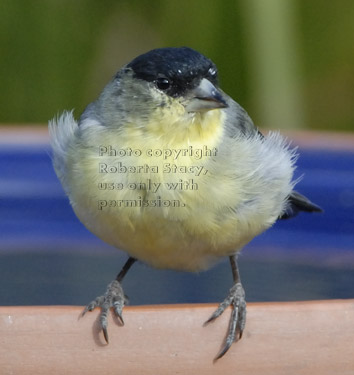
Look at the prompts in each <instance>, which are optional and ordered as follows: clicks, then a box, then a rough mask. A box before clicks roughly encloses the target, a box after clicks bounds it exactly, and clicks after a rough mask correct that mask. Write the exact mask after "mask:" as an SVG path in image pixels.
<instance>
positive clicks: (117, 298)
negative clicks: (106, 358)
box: [82, 280, 126, 344]
mask: <svg viewBox="0 0 354 375" xmlns="http://www.w3.org/2000/svg"><path fill="white" fill-rule="evenodd" d="M125 303H126V297H125V296H124V292H123V288H122V286H121V284H120V283H119V282H118V281H117V280H113V281H112V282H111V283H109V284H108V286H107V290H106V293H105V294H104V295H103V296H100V297H97V298H96V299H95V300H93V301H92V302H90V303H89V304H88V305H87V306H86V307H85V309H84V311H83V312H82V316H83V315H85V314H86V313H87V311H92V310H94V309H95V308H96V307H100V308H101V313H100V315H99V324H100V328H101V329H102V331H103V335H104V338H105V340H106V342H107V344H108V332H107V325H108V322H107V315H108V312H109V310H110V308H111V307H112V308H113V311H114V314H115V315H116V316H117V318H118V319H119V321H120V323H121V324H122V325H124V320H123V316H122V311H123V307H124V305H125Z"/></svg>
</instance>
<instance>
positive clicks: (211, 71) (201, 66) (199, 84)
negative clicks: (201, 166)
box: [100, 47, 228, 135]
mask: <svg viewBox="0 0 354 375" xmlns="http://www.w3.org/2000/svg"><path fill="white" fill-rule="evenodd" d="M100 100H101V102H102V109H103V112H104V113H105V114H106V115H108V116H110V118H108V119H107V120H108V121H107V120H106V121H105V122H106V123H107V122H108V123H119V124H120V125H122V123H123V124H130V126H135V127H137V128H140V129H141V128H145V130H149V131H152V132H154V133H156V134H157V135H159V134H163V133H166V132H171V131H173V130H178V131H182V130H183V129H186V130H187V131H190V129H189V128H190V126H191V125H193V124H194V126H196V127H198V126H201V127H203V126H204V125H203V122H204V120H206V122H208V120H212V119H213V118H214V117H215V118H219V117H220V113H215V112H216V111H212V110H220V109H223V108H226V107H227V106H228V105H227V102H226V97H225V94H223V93H222V91H221V90H220V89H219V88H218V73H217V68H216V66H215V64H214V63H213V62H212V61H211V60H209V59H208V58H206V57H205V56H204V55H202V54H201V53H199V52H197V51H195V50H193V49H191V48H187V47H182V48H159V49H154V50H152V51H149V52H147V53H145V54H143V55H140V56H138V57H136V58H135V59H134V60H132V61H131V62H130V63H129V64H127V65H126V66H124V67H123V68H122V69H121V70H120V71H119V72H118V73H117V74H116V76H115V77H114V79H113V80H112V82H111V83H110V84H109V85H107V87H106V88H105V90H104V91H103V93H102V95H101V97H100ZM211 112H214V113H213V114H210V113H211ZM217 112H219V111H217ZM112 117H113V118H112ZM115 120H116V121H115ZM170 135H171V134H170Z"/></svg>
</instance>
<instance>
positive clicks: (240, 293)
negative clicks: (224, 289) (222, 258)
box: [205, 255, 246, 359]
mask: <svg viewBox="0 0 354 375" xmlns="http://www.w3.org/2000/svg"><path fill="white" fill-rule="evenodd" d="M230 263H231V270H232V276H233V279H234V285H233V286H232V288H231V289H230V292H229V294H228V296H227V297H226V298H225V300H224V301H223V302H222V303H220V305H219V307H218V308H217V309H216V310H215V311H214V313H213V315H212V316H211V317H210V318H209V319H208V320H207V321H206V322H205V324H207V323H210V322H212V321H214V320H215V319H216V318H218V317H219V316H220V315H221V314H222V313H223V312H224V311H225V309H226V308H227V307H228V306H230V305H231V306H232V313H231V317H230V323H229V329H228V334H227V337H226V341H225V345H224V347H223V349H222V350H221V351H220V353H219V354H218V355H217V357H216V358H215V359H219V358H221V357H222V356H223V355H224V354H225V353H226V352H227V351H228V350H229V349H230V347H231V345H232V343H233V342H234V341H235V340H236V341H237V340H239V339H240V338H241V337H242V333H243V330H244V328H245V324H246V300H245V291H244V290H243V287H242V284H241V279H240V274H239V270H238V266H237V260H236V255H232V256H230Z"/></svg>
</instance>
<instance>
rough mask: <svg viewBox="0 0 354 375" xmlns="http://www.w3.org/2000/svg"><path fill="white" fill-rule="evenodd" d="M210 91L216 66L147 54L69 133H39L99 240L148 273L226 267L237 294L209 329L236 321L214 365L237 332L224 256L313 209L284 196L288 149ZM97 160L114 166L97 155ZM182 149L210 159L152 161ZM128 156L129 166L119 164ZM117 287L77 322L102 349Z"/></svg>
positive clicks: (65, 128)
mask: <svg viewBox="0 0 354 375" xmlns="http://www.w3.org/2000/svg"><path fill="white" fill-rule="evenodd" d="M217 82H218V80H217V69H216V66H215V65H214V64H213V63H212V62H211V61H210V60H209V59H207V58H206V57H205V56H203V55H201V54H200V53H198V52H196V51H194V50H192V49H190V48H166V49H157V50H153V51H150V52H148V53H146V54H144V55H141V56H139V57H137V58H136V59H134V60H133V61H132V62H130V63H129V64H127V65H126V66H124V67H123V68H122V69H121V70H120V71H119V72H118V73H117V74H116V75H115V76H114V77H113V79H112V80H111V82H109V83H108V85H107V86H106V87H105V88H104V90H103V92H102V93H101V95H100V96H99V98H98V99H97V100H96V101H95V102H93V103H91V104H90V105H89V106H88V107H87V108H86V110H85V111H84V113H83V114H82V115H81V117H80V119H79V121H78V122H77V121H76V120H75V119H74V117H73V114H72V112H64V113H63V114H62V115H61V116H60V117H59V118H58V119H54V120H52V121H50V123H49V130H50V135H51V143H52V148H53V163H54V167H55V170H56V173H57V175H58V177H59V179H60V181H61V183H62V185H63V187H64V189H65V191H66V193H67V194H68V196H69V199H70V202H71V204H72V207H73V209H74V211H75V213H76V215H77V216H78V218H79V219H80V220H81V222H82V223H83V224H84V225H85V226H86V227H87V228H88V229H89V230H90V231H92V232H93V233H94V234H96V235H97V236H98V237H100V238H101V239H103V240H104V241H106V242H107V243H109V244H111V245H113V246H116V247H117V248H120V249H122V250H124V251H126V252H127V253H128V254H129V255H130V257H132V258H134V259H138V260H141V261H143V262H145V263H147V264H150V265H152V266H154V267H158V268H170V269H176V270H187V271H200V270H205V269H207V268H208V267H210V266H212V265H213V264H214V263H215V262H217V261H218V260H219V259H221V258H223V257H225V256H229V257H230V260H231V265H232V271H233V276H234V282H235V285H234V287H233V288H232V289H231V290H230V295H229V297H228V298H227V299H226V300H225V301H226V302H224V304H223V305H221V306H222V307H219V309H218V310H217V311H216V313H215V314H214V315H213V316H212V317H211V319H210V321H211V320H213V319H215V318H216V317H217V316H219V315H220V314H221V313H222V312H223V310H224V309H225V306H227V305H230V304H233V306H234V307H235V308H237V311H239V313H238V314H236V315H235V314H233V318H232V321H233V323H232V324H231V323H230V327H231V328H230V329H231V331H230V332H229V335H228V338H227V344H226V346H225V348H224V350H223V351H222V352H221V354H220V355H219V356H221V355H223V354H224V353H225V352H226V351H227V350H228V348H229V347H230V345H231V343H232V342H233V340H234V338H235V334H236V332H239V335H240V336H241V335H242V330H243V327H244V323H245V312H246V310H245V300H244V292H243V288H242V286H241V283H240V278H239V274H238V269H237V263H236V262H235V258H234V255H235V254H237V252H238V251H240V249H241V248H242V247H243V246H244V245H245V244H247V243H248V242H249V241H250V240H251V239H252V238H253V237H255V236H256V235H258V234H260V233H261V232H263V231H264V230H266V229H267V228H269V227H270V226H271V225H272V224H273V223H274V222H275V221H276V220H277V219H278V218H286V217H290V216H293V215H294V214H296V213H297V212H298V211H299V210H305V211H316V210H319V208H318V207H317V206H315V205H313V204H312V203H311V202H310V201H309V200H308V199H307V198H305V197H303V196H301V195H300V194H299V193H296V192H293V185H294V182H293V181H292V177H293V171H294V161H295V159H296V156H295V153H294V151H293V150H291V149H290V148H289V146H288V144H287V142H286V141H285V140H284V139H283V138H282V137H281V136H280V134H278V133H270V134H268V135H267V136H266V137H264V136H263V135H262V134H260V133H259V131H258V130H257V128H256V127H255V126H254V124H253V122H252V120H251V119H250V117H249V116H248V114H247V113H246V111H245V110H244V109H243V108H241V107H240V106H239V104H237V103H236V102H235V101H234V100H233V99H231V98H230V97H229V96H228V95H226V94H225V93H224V92H222V90H221V89H220V88H219V87H218V83H217ZM105 148H106V149H111V150H112V149H113V150H118V155H112V154H109V153H100V150H102V149H105ZM187 148H191V149H192V150H199V149H203V148H206V149H207V150H214V153H213V154H212V155H211V154H210V155H205V156H204V157H200V158H196V157H195V156H194V155H193V154H188V152H186V153H185V155H183V156H180V157H178V158H174V157H173V154H172V155H171V156H167V157H165V158H163V157H161V155H157V154H154V153H153V152H152V150H156V149H160V150H166V149H167V150H168V149H169V150H184V149H187ZM129 149H130V150H133V151H135V152H136V154H134V153H133V154H132V155H131V154H129V152H123V151H124V150H125V151H126V150H129ZM120 150H123V151H121V152H120ZM166 165H168V166H169V169H168V168H167V167H166ZM110 171H111V172H110ZM173 184H175V185H173ZM183 184H184V185H183ZM171 186H176V187H178V188H175V189H173V188H171ZM181 186H182V188H181ZM183 186H184V187H183ZM102 187H106V188H102ZM107 187H111V188H107ZM132 187H135V188H132ZM132 262H133V261H131V260H130V263H129V264H128V266H127V268H129V267H130V266H131V264H132ZM125 272H126V271H125ZM125 272H124V274H125ZM121 280H122V276H121V274H119V275H118V277H117V279H116V281H114V282H113V283H111V284H110V285H109V286H108V291H107V293H106V294H105V296H103V297H100V298H98V299H97V300H96V301H93V302H92V303H91V304H89V305H88V307H87V308H86V310H85V311H87V310H92V309H93V308H94V307H96V306H101V308H102V313H101V324H102V329H103V331H104V335H105V338H106V340H107V341H108V336H107V321H106V318H107V309H108V308H109V307H110V306H112V307H114V309H115V312H116V314H117V316H118V317H121V310H122V306H123V305H124V295H123V294H122V289H121V287H120V284H119V283H120V281H121ZM112 295H116V296H118V297H114V298H117V300H118V301H119V303H118V302H117V300H115V299H110V298H111V297H110V296H112ZM102 301H103V302H102ZM117 306H118V307H117ZM235 311H236V310H235ZM232 327H233V328H232Z"/></svg>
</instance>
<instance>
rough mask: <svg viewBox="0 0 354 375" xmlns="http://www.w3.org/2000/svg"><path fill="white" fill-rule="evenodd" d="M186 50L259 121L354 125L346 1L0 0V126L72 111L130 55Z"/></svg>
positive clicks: (353, 23)
mask: <svg viewBox="0 0 354 375" xmlns="http://www.w3.org/2000/svg"><path fill="white" fill-rule="evenodd" d="M184 45H185V46H190V47H192V48H195V49H197V50H199V51H200V52H202V53H204V54H205V55H207V56H208V57H210V58H211V59H212V60H213V61H214V62H215V63H216V64H217V65H218V67H219V75H220V82H221V87H222V88H223V89H224V90H225V91H226V92H227V93H228V94H230V95H231V96H232V97H233V98H234V99H235V100H237V101H238V102H239V103H240V104H241V105H242V106H243V107H245V108H246V110H247V111H248V112H249V113H250V115H251V117H252V118H253V119H254V121H255V123H257V125H259V126H262V127H266V128H273V129H274V128H312V129H327V130H354V2H353V1H352V0H339V1H333V0H310V1H309V0H219V1H217V0H189V1H185V0H178V1H176V0H149V1H145V0H129V1H128V0H116V1H113V0H100V1H97V0H75V1H74V0H31V1H28V0H1V1H0V51H1V52H0V53H1V70H0V82H1V89H0V123H16V124H19V123H46V122H47V121H48V119H50V118H52V117H53V116H54V115H56V114H57V113H58V112H60V111H62V110H64V109H72V108H75V115H76V116H79V115H80V113H81V112H82V110H83V109H84V108H85V106H86V105H87V104H88V103H89V102H90V101H92V100H94V99H95V98H96V97H97V95H98V94H99V92H100V91H101V89H102V88H103V87H104V85H105V84H106V83H107V81H108V80H109V79H110V78H111V77H112V76H113V74H114V73H115V72H116V71H117V70H118V69H119V68H120V67H121V66H122V65H123V64H125V63H127V62H128V61H130V60H131V59H132V58H134V57H135V56H136V55H138V54H140V53H143V52H146V51H148V50H150V49H152V48H157V47H164V46H184Z"/></svg>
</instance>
